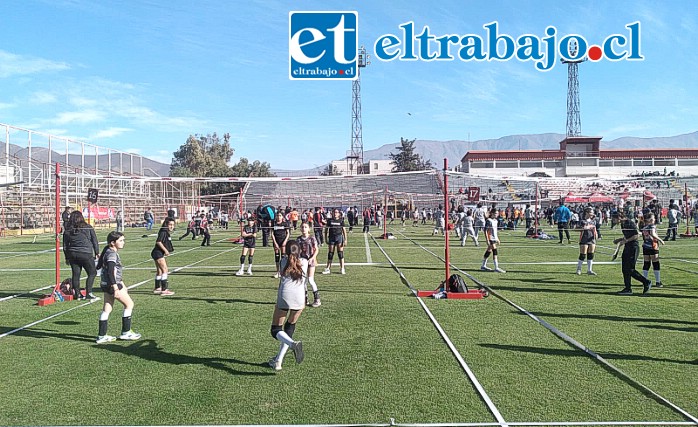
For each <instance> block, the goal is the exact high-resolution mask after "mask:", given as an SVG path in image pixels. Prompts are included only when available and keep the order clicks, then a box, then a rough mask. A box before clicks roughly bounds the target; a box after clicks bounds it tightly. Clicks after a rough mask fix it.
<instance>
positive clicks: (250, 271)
mask: <svg viewBox="0 0 698 427" xmlns="http://www.w3.org/2000/svg"><path fill="white" fill-rule="evenodd" d="M247 275H248V276H251V275H252V269H251V268H248V269H247Z"/></svg>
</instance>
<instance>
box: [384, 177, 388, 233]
mask: <svg viewBox="0 0 698 427" xmlns="http://www.w3.org/2000/svg"><path fill="white" fill-rule="evenodd" d="M383 238H384V239H387V238H388V186H387V185H386V186H385V190H384V192H383Z"/></svg>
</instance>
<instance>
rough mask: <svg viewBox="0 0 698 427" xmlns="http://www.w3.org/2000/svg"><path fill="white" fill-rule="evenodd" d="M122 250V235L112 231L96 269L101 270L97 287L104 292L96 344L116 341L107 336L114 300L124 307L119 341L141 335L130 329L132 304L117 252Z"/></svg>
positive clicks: (133, 339)
mask: <svg viewBox="0 0 698 427" xmlns="http://www.w3.org/2000/svg"><path fill="white" fill-rule="evenodd" d="M123 248H124V235H123V234H122V233H120V232H118V231H112V232H111V233H109V235H108V236H107V246H105V248H104V250H102V253H101V255H100V256H99V262H98V263H97V268H101V269H102V276H101V280H100V284H99V286H100V288H102V291H103V292H104V306H103V307H102V313H101V314H100V315H99V333H98V336H97V344H103V343H107V342H112V341H115V340H116V337H113V336H111V335H107V331H108V324H109V315H110V314H111V312H112V309H113V307H114V300H117V301H119V302H120V303H121V304H123V306H124V314H123V316H122V317H121V335H119V339H121V340H127V341H135V340H137V339H139V338H140V337H141V334H138V333H135V332H133V330H132V329H131V315H132V313H133V305H134V304H133V300H132V299H131V296H130V295H129V294H128V288H127V287H126V286H125V285H124V281H123V265H122V264H121V257H120V256H119V251H120V250H121V249H123Z"/></svg>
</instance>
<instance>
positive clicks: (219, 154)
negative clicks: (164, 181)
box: [170, 132, 235, 177]
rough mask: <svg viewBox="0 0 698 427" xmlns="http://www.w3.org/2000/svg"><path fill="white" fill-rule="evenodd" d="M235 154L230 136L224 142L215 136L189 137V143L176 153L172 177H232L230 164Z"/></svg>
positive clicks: (173, 160)
mask: <svg viewBox="0 0 698 427" xmlns="http://www.w3.org/2000/svg"><path fill="white" fill-rule="evenodd" d="M233 154H235V150H234V149H233V148H232V147H231V146H230V134H228V133H226V134H225V135H223V141H221V140H220V138H219V137H218V135H217V134H216V133H215V132H214V133H213V135H211V134H208V135H206V136H202V135H189V138H187V142H185V143H184V145H182V146H180V147H179V149H178V150H177V151H175V152H174V155H173V158H172V164H171V165H170V176H200V177H209V176H230V168H229V166H228V162H229V161H230V158H231V157H233Z"/></svg>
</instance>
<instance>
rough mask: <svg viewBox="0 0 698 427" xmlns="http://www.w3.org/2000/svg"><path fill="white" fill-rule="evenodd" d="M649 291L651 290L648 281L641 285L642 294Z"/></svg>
mask: <svg viewBox="0 0 698 427" xmlns="http://www.w3.org/2000/svg"><path fill="white" fill-rule="evenodd" d="M650 289H652V282H651V281H649V280H648V281H647V282H646V283H645V284H644V285H642V294H643V295H645V294H647V293H648V292H649V291H650Z"/></svg>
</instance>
